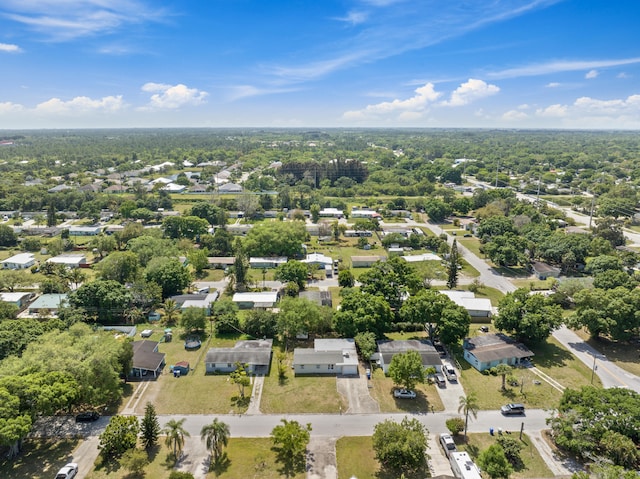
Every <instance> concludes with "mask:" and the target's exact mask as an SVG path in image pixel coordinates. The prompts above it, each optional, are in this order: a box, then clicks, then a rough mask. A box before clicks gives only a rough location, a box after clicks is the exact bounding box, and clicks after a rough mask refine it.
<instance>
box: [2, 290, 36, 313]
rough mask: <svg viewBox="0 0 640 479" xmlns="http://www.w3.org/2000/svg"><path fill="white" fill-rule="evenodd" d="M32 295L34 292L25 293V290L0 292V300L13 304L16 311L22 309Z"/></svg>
mask: <svg viewBox="0 0 640 479" xmlns="http://www.w3.org/2000/svg"><path fill="white" fill-rule="evenodd" d="M33 297H34V293H27V292H25V291H16V292H4V293H0V301H4V302H5V303H9V304H13V305H15V306H16V307H17V308H18V311H22V310H23V309H24V308H25V307H26V306H27V304H28V303H29V301H30V300H31V298H33Z"/></svg>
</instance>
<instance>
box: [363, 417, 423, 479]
mask: <svg viewBox="0 0 640 479" xmlns="http://www.w3.org/2000/svg"><path fill="white" fill-rule="evenodd" d="M428 434H429V433H428V431H427V430H426V429H425V427H424V426H423V425H422V424H421V423H420V421H418V420H417V419H409V418H408V417H405V418H404V419H402V421H401V422H399V423H397V422H395V421H392V420H391V419H387V420H385V421H383V422H381V423H379V424H376V426H375V428H374V432H373V437H372V440H373V450H374V451H375V454H376V459H377V460H378V461H379V462H380V463H381V464H382V466H383V468H385V469H388V470H390V471H392V472H395V473H396V474H398V473H412V472H416V471H417V470H419V469H421V468H423V467H425V466H426V464H427V460H428V459H429V456H428V455H427V454H426V453H425V451H426V449H427V441H428Z"/></svg>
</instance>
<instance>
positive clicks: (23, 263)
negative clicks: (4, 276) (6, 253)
mask: <svg viewBox="0 0 640 479" xmlns="http://www.w3.org/2000/svg"><path fill="white" fill-rule="evenodd" d="M34 264H36V257H35V256H34V255H33V254H32V253H19V254H16V255H13V256H11V257H10V258H7V259H5V260H2V267H3V268H4V269H27V268H31V266H33V265H34Z"/></svg>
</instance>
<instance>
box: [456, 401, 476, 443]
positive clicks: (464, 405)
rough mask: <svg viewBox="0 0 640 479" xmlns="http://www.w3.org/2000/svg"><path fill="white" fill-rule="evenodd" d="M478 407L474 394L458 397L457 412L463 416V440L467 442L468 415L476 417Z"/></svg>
mask: <svg viewBox="0 0 640 479" xmlns="http://www.w3.org/2000/svg"><path fill="white" fill-rule="evenodd" d="M479 409H480V405H479V404H478V397H477V396H476V393H469V394H467V395H466V396H460V399H459V401H458V412H462V413H463V414H464V440H465V442H466V440H467V426H468V425H469V414H471V415H472V416H473V417H474V418H477V417H478V410H479Z"/></svg>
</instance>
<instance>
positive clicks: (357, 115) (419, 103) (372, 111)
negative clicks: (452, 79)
mask: <svg viewBox="0 0 640 479" xmlns="http://www.w3.org/2000/svg"><path fill="white" fill-rule="evenodd" d="M415 93H416V94H415V95H414V96H412V97H411V98H407V99H405V100H399V99H396V100H393V101H385V102H382V103H377V104H375V105H368V106H367V107H365V108H364V109H362V110H352V111H347V112H345V113H344V114H343V115H342V116H343V118H345V119H352V120H365V119H371V118H380V117H394V118H396V119H404V120H406V119H411V120H415V119H416V118H418V117H419V116H420V115H422V113H423V112H424V111H425V110H426V109H427V108H428V107H429V105H431V104H433V102H435V101H436V100H437V99H438V98H439V97H440V96H441V95H442V93H439V92H437V91H435V89H434V87H433V83H427V84H426V85H424V86H421V87H420V88H416V90H415Z"/></svg>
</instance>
